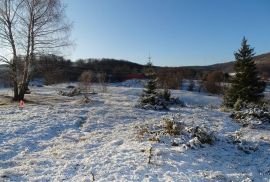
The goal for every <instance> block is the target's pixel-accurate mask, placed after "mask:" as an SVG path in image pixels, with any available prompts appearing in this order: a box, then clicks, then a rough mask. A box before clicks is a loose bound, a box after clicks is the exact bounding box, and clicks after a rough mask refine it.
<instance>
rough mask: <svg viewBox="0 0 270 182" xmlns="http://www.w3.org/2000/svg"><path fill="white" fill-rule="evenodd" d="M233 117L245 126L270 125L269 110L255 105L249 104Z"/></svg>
mask: <svg viewBox="0 0 270 182" xmlns="http://www.w3.org/2000/svg"><path fill="white" fill-rule="evenodd" d="M231 117H232V118H233V119H234V120H236V121H237V122H239V123H241V124H243V125H244V126H247V125H254V124H262V123H270V112H269V110H268V108H267V107H264V106H259V105H255V104H249V105H247V106H246V107H245V108H242V109H241V110H240V111H235V112H233V113H232V114H231Z"/></svg>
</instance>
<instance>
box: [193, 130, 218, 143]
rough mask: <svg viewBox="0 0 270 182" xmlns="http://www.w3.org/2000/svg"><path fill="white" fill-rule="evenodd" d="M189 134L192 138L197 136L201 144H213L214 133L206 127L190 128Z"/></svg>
mask: <svg viewBox="0 0 270 182" xmlns="http://www.w3.org/2000/svg"><path fill="white" fill-rule="evenodd" d="M191 135H192V137H194V138H197V139H198V140H199V141H200V142H201V143H202V144H213V142H214V139H215V137H214V135H213V132H210V133H209V132H207V131H206V128H203V127H199V126H196V127H194V128H192V129H191Z"/></svg>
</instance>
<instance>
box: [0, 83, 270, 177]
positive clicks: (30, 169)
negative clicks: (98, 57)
mask: <svg viewBox="0 0 270 182" xmlns="http://www.w3.org/2000/svg"><path fill="white" fill-rule="evenodd" d="M65 86H66V85H65V84H63V85H55V86H46V87H40V88H38V87H33V88H31V90H32V94H31V95H28V96H27V98H26V99H28V100H29V101H31V102H28V103H26V106H25V108H24V109H22V110H20V109H19V108H18V106H17V104H14V103H8V102H7V103H6V104H3V105H1V106H0V181H93V180H95V181H270V180H269V179H270V132H269V131H270V127H268V126H264V127H257V128H251V127H241V126H240V125H239V124H237V123H236V122H234V121H233V120H232V119H231V118H230V117H229V115H230V113H225V112H221V111H220V110H219V109H218V108H219V105H220V104H221V98H218V97H214V96H207V95H203V94H198V93H192V92H188V91H173V96H175V97H176V96H179V97H180V98H181V100H183V101H184V102H185V103H186V105H187V106H186V107H177V106H175V107H171V108H170V111H152V110H142V109H138V108H136V107H134V106H135V104H136V102H137V100H138V98H139V96H140V94H141V92H142V89H141V88H127V87H109V88H108V92H107V93H98V94H96V95H90V96H89V97H90V98H91V102H90V103H87V104H84V103H81V102H80V100H81V99H82V96H76V97H72V98H70V97H64V96H58V95H57V92H58V90H60V89H63V88H65ZM8 93H9V92H8V90H5V89H2V90H0V95H1V94H2V95H3V94H8ZM0 99H3V97H1V98H0ZM174 115H178V116H179V115H180V117H179V118H180V119H179V120H181V121H182V122H185V123H187V124H190V125H194V126H197V125H198V126H207V128H209V129H210V130H211V131H213V132H214V134H215V137H216V140H215V142H214V143H213V144H212V145H202V146H201V147H195V148H187V149H186V150H183V148H182V147H181V146H180V145H179V146H172V145H171V143H170V142H156V141H149V140H146V139H142V138H141V137H139V131H138V126H142V125H148V126H151V125H155V124H159V123H160V122H161V121H162V118H164V117H172V116H174ZM235 137H238V139H239V141H243V142H244V143H245V145H246V146H245V147H247V148H248V147H250V148H252V149H254V150H250V152H249V153H246V152H244V151H243V150H240V149H239V143H235V142H234V140H233V138H235ZM151 148H152V149H151ZM150 149H151V150H152V154H151V163H148V160H149V155H150Z"/></svg>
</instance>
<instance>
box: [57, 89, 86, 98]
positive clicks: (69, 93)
mask: <svg viewBox="0 0 270 182" xmlns="http://www.w3.org/2000/svg"><path fill="white" fill-rule="evenodd" d="M80 94H81V90H80V89H78V88H73V89H71V90H70V91H63V90H60V91H59V92H58V95H62V96H68V97H74V96H76V95H80Z"/></svg>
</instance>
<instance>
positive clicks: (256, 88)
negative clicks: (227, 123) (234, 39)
mask: <svg viewBox="0 0 270 182" xmlns="http://www.w3.org/2000/svg"><path fill="white" fill-rule="evenodd" d="M254 55H255V54H254V49H253V48H250V46H249V45H248V44H247V40H246V39H245V37H244V38H243V40H242V46H241V48H240V49H239V50H238V51H237V52H235V53H234V56H235V60H236V61H235V64H234V71H235V77H234V78H233V79H232V84H231V86H230V88H229V89H228V91H227V93H226V95H225V98H224V104H225V106H227V107H233V106H234V105H235V103H236V102H237V100H241V101H243V102H245V103H249V102H256V101H258V100H259V99H260V98H261V97H262V96H263V94H262V92H263V91H264V89H265V83H264V82H262V81H260V78H259V76H258V72H257V70H256V66H255V63H254V61H253V56H254Z"/></svg>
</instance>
